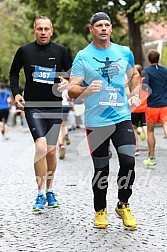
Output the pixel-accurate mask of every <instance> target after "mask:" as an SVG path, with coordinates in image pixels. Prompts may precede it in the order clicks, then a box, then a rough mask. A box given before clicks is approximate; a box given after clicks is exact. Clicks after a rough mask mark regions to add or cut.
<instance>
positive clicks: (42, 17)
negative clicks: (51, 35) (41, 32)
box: [34, 16, 53, 29]
mask: <svg viewBox="0 0 167 252" xmlns="http://www.w3.org/2000/svg"><path fill="white" fill-rule="evenodd" d="M38 19H48V20H49V21H50V26H51V28H52V27H53V25H52V21H51V20H50V18H48V17H46V16H39V17H37V18H36V19H35V21H34V29H35V27H36V22H37V20H38Z"/></svg>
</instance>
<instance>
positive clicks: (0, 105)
mask: <svg viewBox="0 0 167 252" xmlns="http://www.w3.org/2000/svg"><path fill="white" fill-rule="evenodd" d="M11 105H12V97H11V94H10V92H9V91H8V90H7V89H6V88H5V85H4V84H3V83H0V126H1V128H2V130H1V133H2V135H3V136H4V138H5V139H6V140H7V139H8V125H7V122H8V117H9V110H10V107H11Z"/></svg>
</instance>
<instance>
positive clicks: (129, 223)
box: [115, 204, 137, 230]
mask: <svg viewBox="0 0 167 252" xmlns="http://www.w3.org/2000/svg"><path fill="white" fill-rule="evenodd" d="M115 211H116V213H117V215H118V217H120V218H121V219H122V221H123V225H124V227H125V228H126V229H131V230H132V229H136V228H137V222H136V220H135V218H134V216H133V215H132V212H131V209H130V208H129V205H127V206H126V205H125V204H123V205H122V208H118V204H117V206H116V209H115Z"/></svg>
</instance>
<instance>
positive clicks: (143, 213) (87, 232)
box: [0, 126, 167, 252]
mask: <svg viewBox="0 0 167 252" xmlns="http://www.w3.org/2000/svg"><path fill="white" fill-rule="evenodd" d="M155 132H156V140H157V145H156V159H157V165H156V166H154V167H152V168H146V167H144V165H143V159H145V158H147V144H146V141H143V142H141V141H140V142H139V146H140V147H141V148H140V156H139V157H137V158H136V180H135V184H134V190H133V195H132V197H131V198H130V205H131V207H132V209H133V213H134V215H135V217H136V219H137V221H138V225H139V227H138V229H137V230H135V231H128V230H125V229H124V228H123V226H122V222H121V220H120V219H118V218H117V217H116V216H115V206H116V203H117V184H116V179H117V172H118V160H117V155H116V153H115V150H114V149H113V147H111V148H112V149H111V150H112V153H113V157H112V158H111V159H110V177H109V189H108V195H107V199H108V207H107V208H108V220H109V227H108V229H101V230H100V229H95V228H93V218H94V209H93V195H92V189H91V180H92V174H93V165H92V161H91V158H90V156H89V154H88V148H87V143H86V139H85V131H84V129H82V128H81V129H76V130H75V131H72V132H71V133H70V139H71V145H69V146H66V158H65V159H64V160H58V167H57V171H56V176H55V180H54V188H55V191H56V195H57V198H58V200H59V202H60V207H59V208H57V209H49V208H47V207H46V208H45V211H44V212H43V213H42V214H35V213H33V211H32V206H33V204H34V201H35V198H36V195H37V187H36V182H35V176H34V170H33V156H34V146H33V140H32V138H31V135H30V133H29V131H28V129H27V128H26V127H21V126H17V127H14V128H12V127H10V132H9V135H10V138H9V140H8V141H6V140H4V139H3V138H2V136H0V175H1V183H0V192H1V197H0V205H1V209H0V252H8V251H10V252H17V251H26V252H36V251H43V252H45V251H46V252H79V251H81V252H104V251H107V252H108V251H111V252H123V251H124V252H134V251H141V252H150V251H151V252H157V251H160V252H165V251H167V249H166V237H167V218H166V216H167V208H166V195H167V186H166V185H167V154H166V153H167V140H166V139H164V138H163V129H162V127H157V128H156V131H155Z"/></svg>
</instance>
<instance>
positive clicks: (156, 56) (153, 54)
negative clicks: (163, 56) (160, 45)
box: [147, 49, 160, 64]
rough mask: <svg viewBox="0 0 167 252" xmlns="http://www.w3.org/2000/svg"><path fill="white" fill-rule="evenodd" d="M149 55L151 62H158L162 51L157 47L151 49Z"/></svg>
mask: <svg viewBox="0 0 167 252" xmlns="http://www.w3.org/2000/svg"><path fill="white" fill-rule="evenodd" d="M147 56H148V60H149V61H150V63H151V64H154V63H158V61H159V57H160V53H159V52H158V51H157V50H155V49H150V50H149V52H148V54H147Z"/></svg>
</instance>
